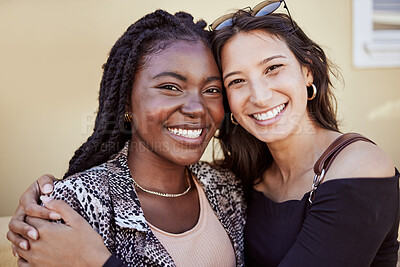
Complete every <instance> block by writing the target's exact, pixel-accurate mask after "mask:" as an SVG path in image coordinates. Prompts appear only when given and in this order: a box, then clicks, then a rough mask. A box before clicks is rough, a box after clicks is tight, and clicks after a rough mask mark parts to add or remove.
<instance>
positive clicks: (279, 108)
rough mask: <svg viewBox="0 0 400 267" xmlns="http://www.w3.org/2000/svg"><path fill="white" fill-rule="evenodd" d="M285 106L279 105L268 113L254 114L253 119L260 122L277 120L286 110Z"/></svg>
mask: <svg viewBox="0 0 400 267" xmlns="http://www.w3.org/2000/svg"><path fill="white" fill-rule="evenodd" d="M285 106H286V105H285V104H282V105H279V106H277V107H275V108H274V109H272V110H269V111H268V112H266V113H261V114H254V115H253V117H254V118H255V119H256V120H259V121H265V120H270V119H272V118H275V117H276V116H277V115H278V114H279V113H280V112H281V111H282V110H283V109H284V108H285Z"/></svg>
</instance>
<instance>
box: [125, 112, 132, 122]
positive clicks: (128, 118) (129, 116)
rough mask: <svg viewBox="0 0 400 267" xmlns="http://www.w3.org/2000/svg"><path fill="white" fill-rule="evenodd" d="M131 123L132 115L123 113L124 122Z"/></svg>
mask: <svg viewBox="0 0 400 267" xmlns="http://www.w3.org/2000/svg"><path fill="white" fill-rule="evenodd" d="M131 121H132V114H129V113H128V112H125V114H124V122H131Z"/></svg>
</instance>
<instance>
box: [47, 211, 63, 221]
mask: <svg viewBox="0 0 400 267" xmlns="http://www.w3.org/2000/svg"><path fill="white" fill-rule="evenodd" d="M49 217H50V219H52V220H61V215H60V214H58V213H55V212H52V213H50V215H49Z"/></svg>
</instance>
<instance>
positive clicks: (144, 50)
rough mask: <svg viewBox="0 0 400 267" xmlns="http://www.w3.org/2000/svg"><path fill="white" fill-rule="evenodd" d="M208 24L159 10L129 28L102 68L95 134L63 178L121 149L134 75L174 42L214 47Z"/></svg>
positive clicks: (127, 135)
mask: <svg viewBox="0 0 400 267" xmlns="http://www.w3.org/2000/svg"><path fill="white" fill-rule="evenodd" d="M206 25H207V24H206V23H205V22H204V21H203V20H200V21H198V22H197V23H195V22H194V21H193V17H192V16H191V15H190V14H188V13H185V12H178V13H176V14H175V15H172V14H170V13H168V12H166V11H163V10H156V11H155V12H153V13H150V14H148V15H146V16H144V17H143V18H141V19H139V20H138V21H137V22H135V23H134V24H132V25H131V26H129V27H128V29H127V30H126V32H125V33H124V34H123V35H122V36H121V37H120V38H119V39H118V40H117V42H116V43H115V45H114V46H113V47H112V49H111V51H110V54H109V57H108V59H107V62H106V63H105V64H104V65H103V69H104V71H103V78H102V80H101V83H100V92H99V108H98V112H97V116H96V121H95V126H94V130H93V134H92V135H91V136H90V137H89V138H88V139H87V141H86V142H85V143H84V144H82V145H81V147H80V148H79V149H78V150H76V151H75V154H74V156H73V157H72V159H71V160H70V162H69V169H68V171H67V173H66V174H65V175H64V178H65V177H67V176H70V175H72V174H74V173H77V172H81V171H84V170H86V169H89V168H91V167H93V166H96V165H98V164H101V163H103V162H105V161H106V160H108V159H109V157H110V156H111V155H112V154H114V153H116V152H118V151H119V150H120V149H122V147H123V145H124V144H125V142H126V141H127V140H129V139H130V138H131V134H132V130H131V129H130V125H124V118H123V117H124V113H125V108H126V105H127V103H128V101H130V95H131V90H132V86H133V81H134V79H135V73H136V72H137V71H138V70H139V69H140V68H142V67H144V66H145V65H146V58H148V56H149V55H151V54H152V53H155V52H158V51H161V50H163V49H165V48H166V47H167V46H168V45H170V44H172V43H173V42H175V41H178V40H185V41H189V42H191V41H202V42H203V43H204V44H206V45H207V46H208V47H211V36H210V33H209V32H207V31H205V30H204V28H205V27H206Z"/></svg>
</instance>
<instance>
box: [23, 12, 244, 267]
mask: <svg viewBox="0 0 400 267" xmlns="http://www.w3.org/2000/svg"><path fill="white" fill-rule="evenodd" d="M205 26H206V24H205V23H204V22H199V23H197V24H195V23H193V17H192V16H190V15H189V14H187V13H177V14H176V15H171V14H169V13H167V12H165V11H162V10H158V11H156V12H154V13H151V14H148V15H146V16H145V17H143V18H142V19H140V20H138V21H137V22H136V23H134V24H133V25H131V26H130V27H129V28H128V29H127V31H126V32H125V33H124V34H123V35H122V36H121V37H120V38H119V39H118V41H117V42H116V43H115V45H114V46H113V48H112V49H111V52H110V55H109V58H108V60H107V63H106V64H105V65H104V74H103V79H102V82H101V85H100V96H99V109H98V114H97V117H96V124H95V128H94V132H93V134H92V135H91V136H90V137H89V138H88V140H87V142H86V143H84V144H83V145H82V146H81V147H80V148H79V149H78V150H77V151H76V152H75V155H74V157H73V158H72V160H71V161H70V166H69V170H68V172H67V173H66V174H65V177H64V179H63V180H62V181H59V182H57V183H56V184H55V187H54V191H53V193H52V194H51V195H50V196H51V197H52V198H56V199H63V200H64V201H66V202H67V203H68V204H69V205H71V206H72V207H73V208H74V209H75V210H76V211H78V213H79V214H80V215H82V216H83V217H84V218H85V219H86V221H87V222H89V224H90V225H91V226H92V228H94V229H95V230H96V231H97V232H98V233H99V234H100V236H101V237H102V238H103V241H104V244H105V246H106V247H107V249H108V250H109V251H110V252H111V253H113V254H114V256H112V257H110V258H109V259H108V261H107V264H110V265H116V264H122V263H124V264H126V265H128V266H144V265H146V266H147V265H151V266H155V265H157V266H175V265H179V266H193V265H194V264H199V265H202V266H203V265H204V266H211V265H214V264H217V265H218V266H241V265H243V236H242V235H243V227H244V212H245V210H244V201H243V197H242V196H243V195H242V191H241V189H240V187H239V185H238V184H239V183H238V182H237V181H236V180H235V179H234V177H233V176H232V175H230V173H229V172H227V171H222V170H217V169H214V168H212V167H211V166H210V165H208V164H205V163H197V161H198V160H199V159H200V157H201V155H202V154H203V152H204V150H205V148H206V146H207V144H208V142H209V141H210V139H211V137H212V136H213V135H214V133H215V131H216V129H217V127H218V126H219V125H220V123H221V121H222V119H223V116H224V110H223V105H222V83H221V77H220V73H219V70H218V67H217V65H216V62H215V60H214V58H213V54H212V50H211V49H210V41H211V39H210V34H209V32H206V31H204V30H203V28H204V27H205ZM189 165H190V166H189ZM46 200H48V198H43V201H44V202H45V203H46ZM63 219H64V221H65V222H66V223H67V225H58V226H60V227H59V229H66V227H68V224H69V222H70V220H68V218H63ZM52 224H53V225H54V223H52ZM60 231H62V230H60ZM66 235H67V238H66V239H68V235H69V234H66ZM86 236H87V235H84V236H81V237H80V240H75V241H76V242H72V247H74V246H75V248H76V249H82V251H81V252H80V253H84V250H85V248H86V249H88V250H89V251H91V250H92V249H93V247H92V246H91V243H90V242H88V243H86ZM53 237H54V236H53ZM77 237H78V238H79V236H77ZM41 239H42V238H41ZM41 239H39V240H38V243H35V241H32V240H31V242H30V246H31V249H30V250H29V251H24V250H18V255H19V256H20V257H21V260H20V265H22V266H23V265H24V264H27V265H30V266H52V265H54V266H60V264H66V265H69V266H82V265H85V266H86V265H102V264H104V263H105V262H106V260H107V258H108V257H109V256H110V252H108V251H107V250H104V247H103V249H100V251H95V252H103V254H102V255H100V256H98V255H96V256H93V257H91V256H89V255H93V254H86V255H85V256H87V258H85V259H84V260H83V261H81V260H82V257H75V255H76V253H73V252H71V251H69V250H68V249H65V247H64V248H61V250H63V249H65V250H66V251H67V253H69V256H68V260H67V261H64V262H63V261H60V258H54V257H48V255H46V253H38V249H39V248H40V246H41V243H40V242H42V243H43V242H46V238H43V240H42V241H40V240H41ZM48 240H50V239H48ZM61 240H64V238H62V239H61ZM88 240H90V239H88ZM97 240H98V239H97ZM53 241H55V244H51V245H50V244H49V246H48V248H51V250H54V251H57V245H59V241H60V239H58V241H57V240H56V239H53ZM98 241H99V240H98ZM89 253H91V252H89ZM92 253H93V251H92ZM117 257H118V259H120V260H118V259H117ZM61 262H62V263H61Z"/></svg>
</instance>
